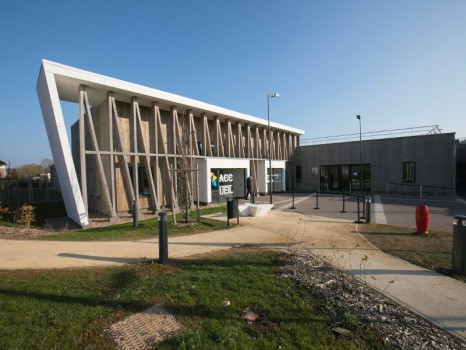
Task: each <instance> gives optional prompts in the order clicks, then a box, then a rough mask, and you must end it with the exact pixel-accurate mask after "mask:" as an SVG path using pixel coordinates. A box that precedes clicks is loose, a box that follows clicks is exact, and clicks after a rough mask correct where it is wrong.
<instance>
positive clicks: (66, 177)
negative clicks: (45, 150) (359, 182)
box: [36, 60, 304, 226]
mask: <svg viewBox="0 0 466 350" xmlns="http://www.w3.org/2000/svg"><path fill="white" fill-rule="evenodd" d="M80 85H85V86H86V89H87V91H88V92H89V103H90V104H91V105H99V104H100V103H102V102H103V101H104V100H105V99H106V98H107V93H108V92H109V91H112V92H113V93H114V96H115V99H116V100H119V101H123V102H128V103H129V102H130V101H131V98H132V97H136V98H137V99H138V103H139V104H140V105H142V106H147V107H150V106H151V105H152V102H155V101H156V102H158V103H159V107H160V108H161V109H166V110H169V109H170V107H171V106H177V107H179V108H184V109H185V110H188V109H191V110H192V111H193V112H194V113H195V114H200V113H206V114H207V115H211V116H218V117H219V118H220V119H230V120H231V121H237V120H240V121H242V122H245V123H252V124H255V125H262V126H267V125H268V122H267V120H265V119H261V118H257V117H253V116H250V115H247V114H243V113H239V112H235V111H232V110H228V109H225V108H222V107H218V106H214V105H210V104H208V103H204V102H200V101H197V100H193V99H190V98H186V97H182V96H179V95H174V94H170V93H168V92H164V91H160V90H156V89H152V88H148V87H145V86H142V85H137V84H133V83H129V82H126V81H123V80H118V79H115V78H111V77H106V76H104V75H100V74H96V73H92V72H88V71H85V70H81V69H77V68H74V67H70V66H66V65H63V64H60V63H56V62H51V61H47V60H42V66H41V70H40V73H39V78H38V81H37V86H36V90H37V95H38V98H39V103H40V106H41V110H42V117H43V118H44V123H45V127H46V130H47V136H48V138H49V143H50V148H51V151H52V156H53V159H54V162H55V167H56V171H57V175H58V180H59V183H60V188H61V191H62V195H63V200H64V202H65V206H66V211H67V215H68V216H69V217H70V218H71V219H72V220H73V221H75V222H76V223H78V224H79V225H81V226H86V225H88V224H89V219H88V214H87V212H86V209H85V207H84V202H83V199H82V195H81V190H80V188H79V182H78V177H77V175H76V169H75V167H74V163H73V157H72V155H71V147H70V142H69V140H68V135H67V132H66V125H65V122H64V118H63V112H62V109H61V104H60V100H61V101H69V102H76V103H78V102H79V86H80ZM270 126H271V127H272V128H273V129H275V130H280V131H285V132H289V133H293V134H297V135H303V134H304V131H303V130H300V129H296V128H292V127H289V126H286V125H282V124H279V123H274V122H271V123H270Z"/></svg>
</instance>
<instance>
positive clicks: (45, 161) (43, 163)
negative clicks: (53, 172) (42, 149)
mask: <svg viewBox="0 0 466 350" xmlns="http://www.w3.org/2000/svg"><path fill="white" fill-rule="evenodd" d="M53 164H54V163H53V160H52V159H49V158H44V159H42V160H41V161H40V163H39V165H40V166H41V167H42V169H43V172H44V173H45V174H47V173H49V172H50V166H52V165H53Z"/></svg>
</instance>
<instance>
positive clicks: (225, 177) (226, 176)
mask: <svg viewBox="0 0 466 350" xmlns="http://www.w3.org/2000/svg"><path fill="white" fill-rule="evenodd" d="M219 181H220V182H233V174H220V178H219Z"/></svg>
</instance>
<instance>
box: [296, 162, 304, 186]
mask: <svg viewBox="0 0 466 350" xmlns="http://www.w3.org/2000/svg"><path fill="white" fill-rule="evenodd" d="M301 182H303V178H302V168H301V165H297V166H296V183H299V184H300V183H301Z"/></svg>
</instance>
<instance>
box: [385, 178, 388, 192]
mask: <svg viewBox="0 0 466 350" xmlns="http://www.w3.org/2000/svg"><path fill="white" fill-rule="evenodd" d="M385 194H386V195H387V196H388V181H387V187H386V189H385Z"/></svg>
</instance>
